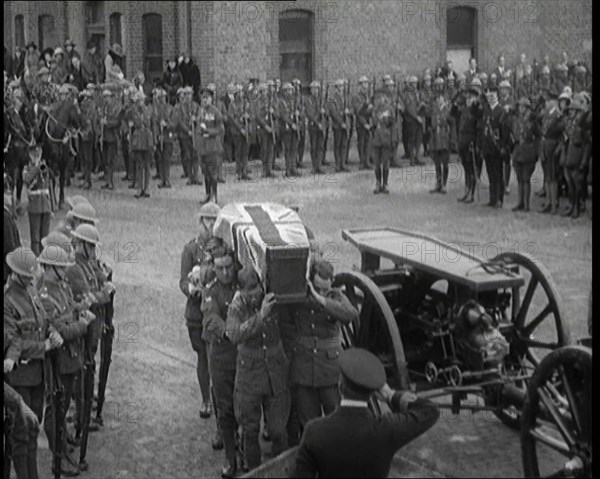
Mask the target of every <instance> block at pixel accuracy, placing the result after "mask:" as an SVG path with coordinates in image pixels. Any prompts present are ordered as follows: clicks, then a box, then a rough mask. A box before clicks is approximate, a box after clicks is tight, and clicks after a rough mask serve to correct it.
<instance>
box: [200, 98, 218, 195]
mask: <svg viewBox="0 0 600 479" xmlns="http://www.w3.org/2000/svg"><path fill="white" fill-rule="evenodd" d="M213 94H214V93H213V91H212V90H209V89H205V90H204V91H203V92H202V98H201V101H202V106H201V107H200V110H199V111H198V116H197V119H198V129H197V132H196V134H197V135H198V139H197V141H196V143H197V146H198V156H199V158H200V163H201V165H202V171H203V173H204V185H205V189H206V197H205V198H204V200H201V203H207V202H208V201H213V202H215V203H217V184H218V183H217V182H218V168H219V158H220V157H221V156H222V155H223V140H222V138H223V132H224V124H223V121H224V120H223V116H222V115H221V112H220V111H219V109H218V108H217V107H215V106H214V105H213V104H212V102H213Z"/></svg>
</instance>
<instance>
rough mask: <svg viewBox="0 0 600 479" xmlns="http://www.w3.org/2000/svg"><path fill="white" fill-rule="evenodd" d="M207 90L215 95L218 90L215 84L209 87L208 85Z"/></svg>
mask: <svg viewBox="0 0 600 479" xmlns="http://www.w3.org/2000/svg"><path fill="white" fill-rule="evenodd" d="M206 89H207V90H210V91H212V92H213V93H214V92H215V91H216V90H217V85H215V84H214V83H209V84H208V85H206Z"/></svg>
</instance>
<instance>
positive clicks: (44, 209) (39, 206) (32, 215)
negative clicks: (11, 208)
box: [23, 163, 53, 256]
mask: <svg viewBox="0 0 600 479" xmlns="http://www.w3.org/2000/svg"><path fill="white" fill-rule="evenodd" d="M51 178H52V171H51V170H50V167H49V166H46V171H45V172H43V171H42V169H41V163H40V164H38V165H35V164H33V163H32V164H29V165H27V166H25V168H24V169H23V181H24V183H25V185H26V186H27V199H28V200H29V203H28V205H27V213H28V214H29V231H30V238H31V249H32V251H33V252H34V253H35V254H36V256H39V254H40V253H41V252H42V238H44V237H45V236H47V235H48V233H49V232H50V219H51V216H52V212H53V208H52V206H53V205H52V202H51V194H52V179H51Z"/></svg>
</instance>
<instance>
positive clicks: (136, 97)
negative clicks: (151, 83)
mask: <svg viewBox="0 0 600 479" xmlns="http://www.w3.org/2000/svg"><path fill="white" fill-rule="evenodd" d="M133 99H134V100H135V101H140V100H142V101H143V100H145V99H146V94H145V93H144V92H143V91H139V90H138V91H136V92H135V95H133Z"/></svg>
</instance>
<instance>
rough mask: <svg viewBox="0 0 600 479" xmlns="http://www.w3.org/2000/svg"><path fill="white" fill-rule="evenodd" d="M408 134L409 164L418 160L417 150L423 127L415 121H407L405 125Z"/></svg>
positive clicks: (419, 146) (420, 141) (419, 145)
mask: <svg viewBox="0 0 600 479" xmlns="http://www.w3.org/2000/svg"><path fill="white" fill-rule="evenodd" d="M406 133H407V136H408V141H407V145H408V156H409V158H410V163H411V165H413V164H415V163H418V162H419V150H420V148H421V143H422V138H423V127H422V126H421V125H420V124H419V123H418V122H417V121H409V122H407V125H406Z"/></svg>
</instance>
